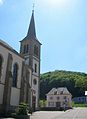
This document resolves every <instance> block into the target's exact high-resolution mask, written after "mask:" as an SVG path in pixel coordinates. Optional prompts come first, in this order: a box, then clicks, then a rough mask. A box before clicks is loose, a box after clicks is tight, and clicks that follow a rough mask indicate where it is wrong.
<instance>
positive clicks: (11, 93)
mask: <svg viewBox="0 0 87 119" xmlns="http://www.w3.org/2000/svg"><path fill="white" fill-rule="evenodd" d="M40 49H41V43H40V42H39V40H38V39H37V36H36V29H35V21H34V10H32V16H31V20H30V24H29V29H28V32H27V35H26V37H25V38H23V40H21V41H20V53H18V52H17V51H16V50H15V49H13V48H12V47H11V46H10V45H9V44H7V43H6V42H4V41H3V40H0V113H2V112H4V113H7V112H8V111H10V110H14V109H15V108H16V107H18V105H19V104H20V103H21V102H25V103H26V104H28V105H29V107H31V108H33V109H34V110H37V109H38V107H39V82H40Z"/></svg>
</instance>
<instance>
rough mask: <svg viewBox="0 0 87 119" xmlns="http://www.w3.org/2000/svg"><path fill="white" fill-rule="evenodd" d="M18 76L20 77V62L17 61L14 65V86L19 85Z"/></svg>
mask: <svg viewBox="0 0 87 119" xmlns="http://www.w3.org/2000/svg"><path fill="white" fill-rule="evenodd" d="M17 78H18V64H17V63H15V64H14V66H13V87H17Z"/></svg>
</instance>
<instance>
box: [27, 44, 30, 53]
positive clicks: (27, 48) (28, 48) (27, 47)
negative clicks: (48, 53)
mask: <svg viewBox="0 0 87 119" xmlns="http://www.w3.org/2000/svg"><path fill="white" fill-rule="evenodd" d="M28 50H29V46H28V44H27V45H26V53H28Z"/></svg>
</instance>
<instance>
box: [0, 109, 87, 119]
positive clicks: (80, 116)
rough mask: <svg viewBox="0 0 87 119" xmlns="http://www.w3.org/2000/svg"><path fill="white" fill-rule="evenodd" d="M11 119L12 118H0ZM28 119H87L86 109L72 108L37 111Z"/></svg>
mask: <svg viewBox="0 0 87 119" xmlns="http://www.w3.org/2000/svg"><path fill="white" fill-rule="evenodd" d="M0 119H13V118H0ZM30 119H87V108H74V109H70V110H67V111H65V112H64V111H38V112H35V113H33V114H32V115H31V116H30Z"/></svg>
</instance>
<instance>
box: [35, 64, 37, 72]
mask: <svg viewBox="0 0 87 119" xmlns="http://www.w3.org/2000/svg"><path fill="white" fill-rule="evenodd" d="M35 73H37V64H35Z"/></svg>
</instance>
